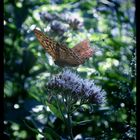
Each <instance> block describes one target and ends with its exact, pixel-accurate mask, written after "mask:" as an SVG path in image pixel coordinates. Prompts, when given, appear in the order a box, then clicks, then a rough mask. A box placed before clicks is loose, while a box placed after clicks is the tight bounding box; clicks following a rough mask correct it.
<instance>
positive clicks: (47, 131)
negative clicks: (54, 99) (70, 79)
mask: <svg viewBox="0 0 140 140" xmlns="http://www.w3.org/2000/svg"><path fill="white" fill-rule="evenodd" d="M4 5H5V6H4V32H5V34H4V43H5V47H4V70H5V71H4V80H5V83H4V110H5V111H4V113H5V114H4V125H5V128H4V134H5V136H8V137H9V138H10V139H11V140H15V139H37V140H39V139H42V133H43V135H45V136H46V138H47V139H49V140H53V139H59V138H58V137H59V136H61V138H66V130H65V126H64V123H63V121H62V120H61V115H60V114H57V110H56V109H55V108H54V106H51V105H50V104H48V102H47V99H46V98H47V96H46V95H47V92H45V89H44V87H45V84H46V83H47V82H48V80H49V79H50V77H52V76H53V75H55V74H58V73H59V72H61V71H62V68H60V67H58V66H56V65H55V64H54V63H53V62H52V59H50V57H49V56H48V55H47V56H46V54H45V51H44V50H43V48H42V47H41V46H40V44H39V43H38V41H37V39H36V38H35V35H34V33H33V31H32V29H33V28H34V27H35V26H36V27H39V28H40V29H41V30H42V31H46V34H47V35H48V36H50V37H51V38H54V39H55V40H57V41H60V42H62V43H66V44H68V46H69V47H70V48H72V47H73V46H74V45H75V44H76V43H78V42H80V41H82V40H83V39H85V38H88V39H89V40H90V44H91V47H93V48H94V50H95V54H94V55H93V57H92V58H90V59H89V60H87V61H86V63H84V64H83V65H80V66H79V67H76V68H73V69H74V70H75V71H77V73H78V74H79V75H80V76H81V77H83V78H85V79H91V80H94V82H95V83H96V85H99V86H101V87H102V88H103V89H104V90H105V91H106V93H107V104H106V106H105V107H102V108H96V106H95V107H93V111H91V112H89V109H88V107H85V108H84V111H83V110H82V109H80V110H78V111H77V112H76V113H75V114H73V116H72V118H73V121H74V122H75V123H74V125H73V133H74V137H75V139H76V138H77V137H78V136H79V137H80V136H82V137H83V139H84V138H89V139H100V140H102V139H103V140H109V139H112V140H117V139H128V140H133V139H136V81H135V77H136V71H135V67H136V62H135V59H136V58H135V57H136V56H135V54H136V53H135V30H136V29H135V19H134V17H135V15H134V14H135V5H134V1H122V0H118V1H117V0H114V1H108V0H107V1H104V0H101V1H93V0H81V1H80V0H79V1H74V0H50V1H45V0H40V1H37V0H34V1H33V0H24V1H21V0H20V1H15V0H13V1H12V0H5V1H4ZM56 114H57V115H56ZM56 116H57V117H56ZM84 120H89V121H87V122H84ZM75 124H76V125H75ZM42 128H43V132H42V131H40V130H42ZM31 129H32V130H31ZM78 134H79V135H78Z"/></svg>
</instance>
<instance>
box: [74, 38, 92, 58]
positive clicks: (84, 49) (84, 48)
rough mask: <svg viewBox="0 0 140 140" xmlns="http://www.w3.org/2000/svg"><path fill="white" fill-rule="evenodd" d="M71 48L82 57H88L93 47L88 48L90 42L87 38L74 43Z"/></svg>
mask: <svg viewBox="0 0 140 140" xmlns="http://www.w3.org/2000/svg"><path fill="white" fill-rule="evenodd" d="M72 50H73V51H74V52H75V53H76V54H77V55H78V56H79V57H80V58H81V59H82V60H85V59H88V58H89V57H91V56H92V55H93V53H94V51H93V49H92V48H90V43H89V40H87V39H86V40H83V41H81V42H80V43H78V44H77V45H75V47H73V48H72Z"/></svg>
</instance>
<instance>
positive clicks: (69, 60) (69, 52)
mask: <svg viewBox="0 0 140 140" xmlns="http://www.w3.org/2000/svg"><path fill="white" fill-rule="evenodd" d="M34 33H35V35H36V37H37V39H38V41H39V42H40V44H41V45H42V47H43V48H44V49H45V50H46V51H47V53H48V54H50V55H51V56H52V58H53V59H54V63H55V64H56V65H58V66H62V67H64V66H71V67H76V66H79V65H80V64H83V63H84V62H85V60H86V59H88V58H89V57H91V56H92V55H93V49H92V48H90V47H89V41H88V40H84V41H82V42H80V43H78V44H77V45H76V46H75V47H73V48H72V49H70V48H68V47H67V46H65V45H63V44H60V43H58V42H56V41H54V40H52V39H51V38H49V37H47V36H46V35H44V33H42V32H41V31H39V30H37V29H34Z"/></svg>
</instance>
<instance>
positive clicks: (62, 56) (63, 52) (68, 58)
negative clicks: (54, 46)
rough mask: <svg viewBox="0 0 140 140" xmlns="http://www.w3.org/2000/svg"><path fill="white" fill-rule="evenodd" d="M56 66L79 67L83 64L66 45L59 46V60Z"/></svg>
mask: <svg viewBox="0 0 140 140" xmlns="http://www.w3.org/2000/svg"><path fill="white" fill-rule="evenodd" d="M55 63H56V64H59V65H61V66H78V65H80V64H82V63H83V61H82V60H81V59H80V58H79V56H78V55H77V54H76V53H75V52H74V51H73V50H72V49H70V48H68V47H66V46H65V45H60V46H59V59H57V60H56V62H55Z"/></svg>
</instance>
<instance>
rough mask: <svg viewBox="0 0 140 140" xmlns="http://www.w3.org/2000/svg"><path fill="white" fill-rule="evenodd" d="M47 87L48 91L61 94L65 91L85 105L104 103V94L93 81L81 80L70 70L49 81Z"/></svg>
mask: <svg viewBox="0 0 140 140" xmlns="http://www.w3.org/2000/svg"><path fill="white" fill-rule="evenodd" d="M47 87H48V89H49V90H54V89H55V90H58V89H60V90H61V93H63V94H65V90H67V91H69V92H67V94H69V95H70V96H71V97H72V98H74V99H75V100H77V101H78V99H81V100H83V101H84V102H85V103H88V102H89V103H92V104H102V103H104V102H105V95H106V92H105V91H103V90H102V89H101V88H100V87H98V86H96V85H95V83H94V81H93V80H87V79H82V78H80V77H79V76H78V75H77V74H76V73H73V72H71V71H70V70H66V71H63V72H62V73H60V74H59V75H57V76H56V77H54V78H53V79H51V80H50V81H49V82H48V84H47ZM76 97H77V98H76Z"/></svg>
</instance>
